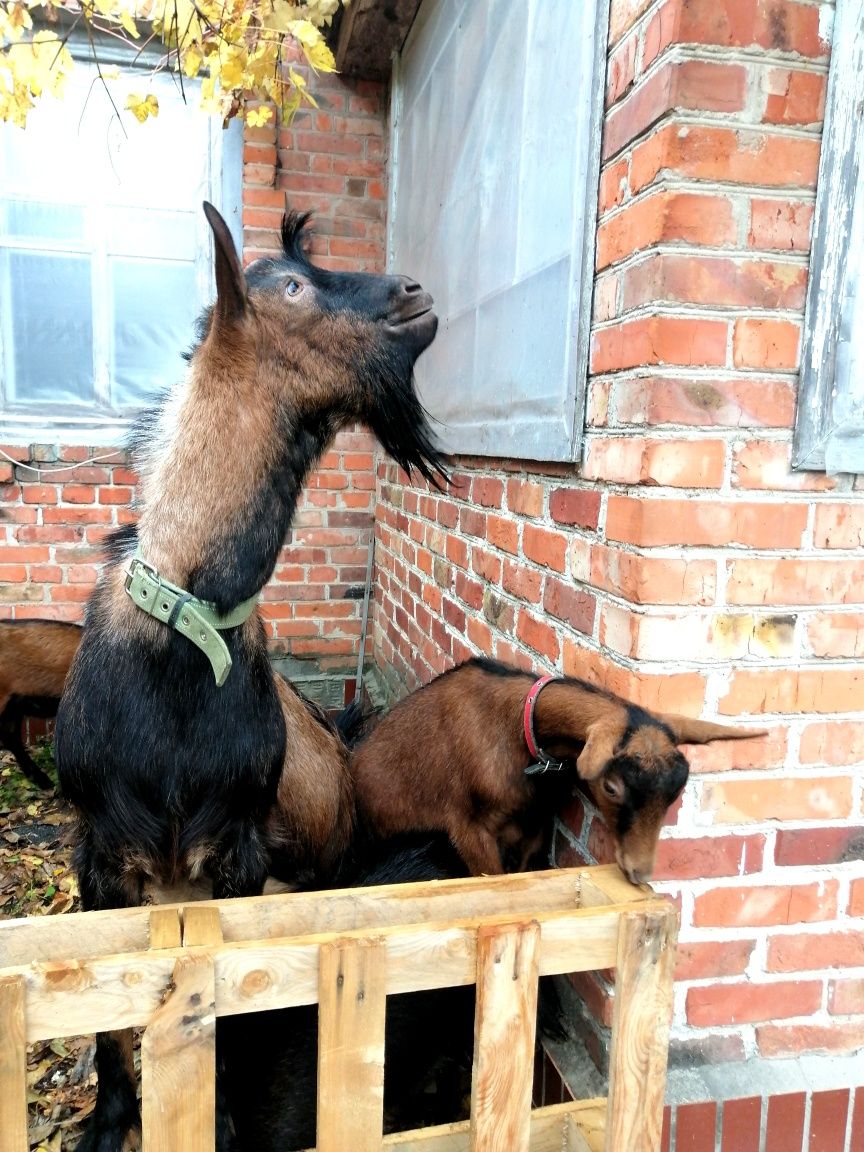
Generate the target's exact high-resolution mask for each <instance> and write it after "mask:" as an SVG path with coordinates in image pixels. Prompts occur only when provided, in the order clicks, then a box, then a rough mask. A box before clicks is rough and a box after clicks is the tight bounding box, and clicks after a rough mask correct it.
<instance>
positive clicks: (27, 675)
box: [0, 620, 81, 788]
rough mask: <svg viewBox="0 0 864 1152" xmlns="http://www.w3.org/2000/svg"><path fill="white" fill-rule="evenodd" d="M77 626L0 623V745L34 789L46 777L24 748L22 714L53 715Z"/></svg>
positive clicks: (77, 640) (42, 784)
mask: <svg viewBox="0 0 864 1152" xmlns="http://www.w3.org/2000/svg"><path fill="white" fill-rule="evenodd" d="M80 642H81V629H80V628H79V627H78V625H77V624H62V623H60V622H58V621H56V620H9V621H5V622H4V623H2V624H0V745H2V746H3V747H4V748H6V749H8V750H9V751H10V752H11V753H12V755H13V756H14V757H15V759H16V760H17V762H18V765H19V767H20V768H21V771H22V772H23V773H24V775H25V776H27V777H28V778H29V779H30V780H32V781H33V783H34V784H38V785H39V787H40V788H51V787H52V783H51V780H50V778H49V777H48V776H47V775H46V774H45V773H44V772H43V771H42V769H41V768H40V767H39V765H38V764H37V763H36V762H35V760H33V759H32V757H31V756H30V755H29V753H28V752H27V749H26V748H25V747H24V742H23V740H22V738H21V722H22V721H23V719H24V717H25V716H35V717H38V718H39V719H40V720H48V719H50V718H51V717H52V716H56V715H57V708H58V706H59V704H60V697H61V696H62V695H63V685H64V683H65V682H66V673H67V672H68V671H69V667H70V665H71V663H72V661H73V659H74V657H75V653H76V652H77V651H78V645H79V644H80Z"/></svg>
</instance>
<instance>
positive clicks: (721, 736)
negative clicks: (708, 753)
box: [657, 712, 768, 744]
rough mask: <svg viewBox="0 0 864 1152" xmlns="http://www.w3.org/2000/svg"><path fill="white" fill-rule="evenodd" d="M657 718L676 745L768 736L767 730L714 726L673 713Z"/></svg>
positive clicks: (707, 722) (658, 715)
mask: <svg viewBox="0 0 864 1152" xmlns="http://www.w3.org/2000/svg"><path fill="white" fill-rule="evenodd" d="M657 717H658V719H659V720H662V721H663V723H664V724H667V725H668V726H669V727H670V728H671V729H672V732H673V733H674V735H675V743H676V744H709V743H710V742H711V741H712V740H748V739H749V738H750V737H751V736H767V734H768V729H767V728H733V727H732V726H731V725H726V724H714V723H712V722H711V721H710V720H694V719H692V718H691V717H690V716H677V715H676V714H675V713H674V712H666V713H664V712H659V713H658V714H657Z"/></svg>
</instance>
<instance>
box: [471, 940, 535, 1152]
mask: <svg viewBox="0 0 864 1152" xmlns="http://www.w3.org/2000/svg"><path fill="white" fill-rule="evenodd" d="M539 978H540V925H539V924H538V923H537V921H536V920H535V921H530V922H529V923H527V924H512V925H500V926H496V927H494V928H491V927H487V926H485V925H482V926H481V927H480V928H479V929H478V931H477V1014H476V1017H475V1024H474V1036H475V1049H474V1067H473V1072H472V1077H471V1152H529V1146H530V1136H531V1127H530V1118H531V1089H532V1085H533V1079H534V1036H535V1031H536V1025H537V981H538V979H539Z"/></svg>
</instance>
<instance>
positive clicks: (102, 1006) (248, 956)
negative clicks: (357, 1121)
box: [5, 904, 665, 1041]
mask: <svg viewBox="0 0 864 1152" xmlns="http://www.w3.org/2000/svg"><path fill="white" fill-rule="evenodd" d="M658 906H659V907H661V908H662V907H665V904H658ZM195 907H196V908H199V907H203V906H202V905H195ZM625 907H626V906H625ZM633 907H638V905H635V906H633ZM620 910H621V909H620V907H618V906H616V907H609V908H586V909H576V910H575V911H572V912H557V913H554V912H547V913H541V914H539V915H537V916H536V917H535V919H536V920H537V921H538V922H539V924H540V931H541V952H540V973H541V975H544V976H548V975H555V974H557V973H561V972H574V971H587V970H592V969H595V968H610V967H614V966H615V962H616V957H617V954H618V917H619V914H620ZM221 911H222V916H223V919H224V910H221ZM511 922H512V917H504V918H502V917H489V918H487V919H484V920H483V921H482V923H484V924H489V925H492V926H494V925H495V924H497V923H511ZM364 934H365V935H368V933H354V934H350V933H349V934H346V935H357V936H362V935H364ZM380 935H381V936H382V938H383V939H384V942H385V947H386V952H387V992H388V994H391V993H394V992H413V991H417V990H419V989H423V988H445V987H450V986H453V985H460V984H471V983H473V982H474V979H475V962H476V921H469V922H468V923H467V924H466V923H462V924H431V925H424V926H415V927H409V928H386V929H383V930H382V931H381V933H380ZM334 938H335V937H334V935H333V934H329V933H328V934H327V935H324V936H304V937H301V938H291V939H287V940H278V941H276V940H271V941H265V942H263V943H259V942H247V943H239V944H230V943H226V944H223V945H219V946H216V947H214V948H213V961H214V964H215V971H216V1007H217V1012H218V1014H219V1015H220V1016H223V1015H233V1014H235V1013H242V1012H257V1011H264V1010H267V1009H270V1008H289V1007H296V1006H297V1005H300V1004H314V1003H315V1002H316V1000H317V998H318V949H319V947H320V945H321V944H322V943H325V942H326V941H328V940H332V939H334ZM177 956H178V950H176V949H171V950H166V951H164V952H155V951H154V952H143V953H135V954H133V955H131V956H122V955H121V956H109V957H106V958H99V959H93V960H87V961H72V962H69V963H65V964H61V963H55V964H38V965H37V964H34V965H29V966H27V967H24V968H20V969H7V970H6V973H5V974H8V975H15V974H17V973H20V974H21V975H23V976H24V979H25V982H26V984H27V1038H28V1041H33V1040H45V1039H51V1038H53V1037H57V1036H75V1035H80V1034H81V1033H87V1032H93V1031H100V1032H108V1031H111V1030H113V1029H117V1028H127V1027H132V1026H136V1025H145V1024H146V1023H147V1022H148V1020H149V1019H150V1016H151V1015H152V1013H153V1012H154V1011H155V1009H156V1008H157V1007H158V1006H159V1003H160V1001H161V999H162V995H163V992H164V990H165V987H166V985H167V984H168V983H169V981H170V979H171V973H172V969H173V963H174V960H175V959H176V958H177ZM70 993H74V995H70Z"/></svg>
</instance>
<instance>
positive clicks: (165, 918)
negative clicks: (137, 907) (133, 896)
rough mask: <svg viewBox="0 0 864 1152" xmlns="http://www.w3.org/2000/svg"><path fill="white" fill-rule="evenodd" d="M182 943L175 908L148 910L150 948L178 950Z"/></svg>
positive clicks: (178, 915)
mask: <svg viewBox="0 0 864 1152" xmlns="http://www.w3.org/2000/svg"><path fill="white" fill-rule="evenodd" d="M182 942H183V938H182V934H181V931H180V913H179V910H178V909H177V908H151V909H150V947H151V948H179V947H180V945H181V944H182Z"/></svg>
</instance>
